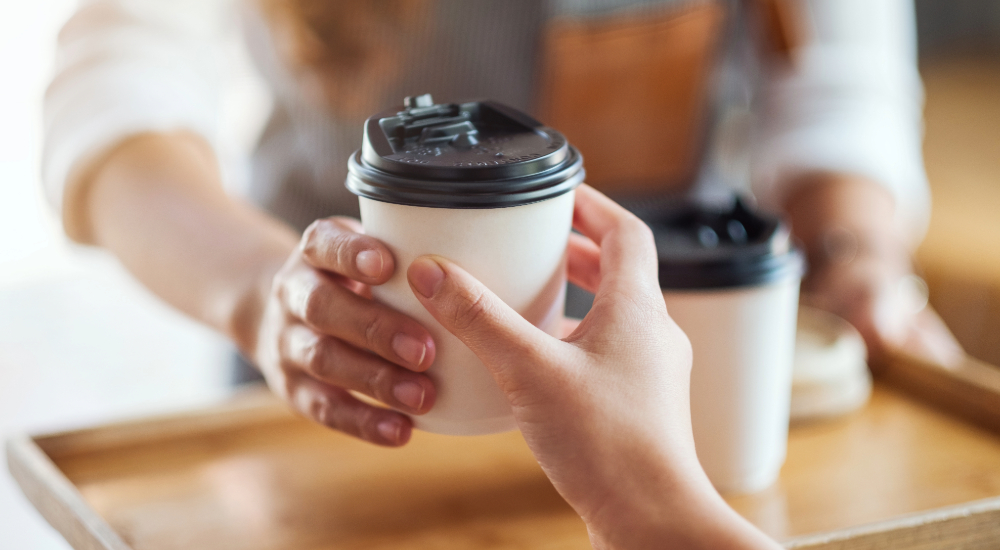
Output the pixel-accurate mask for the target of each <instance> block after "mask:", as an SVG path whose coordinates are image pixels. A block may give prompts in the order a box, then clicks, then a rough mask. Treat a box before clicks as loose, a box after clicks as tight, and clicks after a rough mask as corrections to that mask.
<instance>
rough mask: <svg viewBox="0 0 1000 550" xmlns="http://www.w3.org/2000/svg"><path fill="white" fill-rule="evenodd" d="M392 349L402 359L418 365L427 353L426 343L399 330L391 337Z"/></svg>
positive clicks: (415, 365)
mask: <svg viewBox="0 0 1000 550" xmlns="http://www.w3.org/2000/svg"><path fill="white" fill-rule="evenodd" d="M392 351H394V352H396V355H398V356H399V358H400V359H402V360H403V361H406V362H407V363H409V364H411V365H413V366H414V367H419V366H420V363H423V362H424V356H425V355H427V345H426V344H424V343H423V342H421V341H420V340H417V339H416V338H414V337H412V336H410V335H409V334H405V333H402V332H400V333H398V334H396V335H395V336H393V337H392Z"/></svg>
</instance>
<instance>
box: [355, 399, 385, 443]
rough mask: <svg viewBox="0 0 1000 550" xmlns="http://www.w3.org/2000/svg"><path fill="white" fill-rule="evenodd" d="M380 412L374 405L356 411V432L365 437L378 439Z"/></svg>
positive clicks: (371, 439)
mask: <svg viewBox="0 0 1000 550" xmlns="http://www.w3.org/2000/svg"><path fill="white" fill-rule="evenodd" d="M379 415H380V412H379V411H378V410H377V409H375V408H373V407H362V408H359V409H357V410H355V411H354V422H353V423H352V424H353V430H354V432H353V433H354V434H355V435H356V436H358V437H361V438H363V439H367V440H370V441H377V440H378V439H379V436H378V427H377V425H378V420H379Z"/></svg>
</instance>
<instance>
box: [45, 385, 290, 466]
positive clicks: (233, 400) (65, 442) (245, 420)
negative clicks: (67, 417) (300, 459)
mask: <svg viewBox="0 0 1000 550" xmlns="http://www.w3.org/2000/svg"><path fill="white" fill-rule="evenodd" d="M292 416H293V413H292V412H291V411H290V410H289V409H288V407H286V406H285V405H284V404H283V403H281V402H280V401H279V400H278V399H277V398H275V397H274V396H273V395H272V394H271V392H270V391H268V390H265V389H252V390H248V391H245V392H242V393H239V394H236V395H234V396H232V397H230V398H229V399H227V400H225V401H223V402H221V403H219V404H216V405H212V406H208V407H205V408H199V409H194V410H191V411H185V412H175V413H167V414H164V415H159V416H152V417H143V418H137V419H132V420H125V421H120V422H112V423H109V424H104V425H101V426H95V427H92V428H83V429H76V430H70V431H64V432H55V433H47V434H41V435H36V436H32V437H31V440H32V442H33V443H34V444H35V445H37V446H38V448H39V449H40V450H41V451H43V452H44V454H45V455H47V456H48V457H50V458H54V459H59V458H61V457H64V456H67V455H72V454H78V453H91V452H99V451H107V450H111V449H116V448H121V447H125V446H135V445H143V444H145V443H149V442H153V441H156V442H163V441H168V440H172V439H182V438H190V437H193V436H204V435H206V434H211V433H216V432H220V431H225V430H231V429H236V428H239V427H241V426H246V425H249V424H262V423H271V422H280V421H284V420H288V419H289V418H291V417H292Z"/></svg>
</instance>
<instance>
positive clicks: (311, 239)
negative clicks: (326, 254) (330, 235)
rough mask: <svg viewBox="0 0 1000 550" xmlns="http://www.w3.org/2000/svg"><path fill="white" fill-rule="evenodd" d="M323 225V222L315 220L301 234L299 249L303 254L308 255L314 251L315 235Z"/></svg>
mask: <svg viewBox="0 0 1000 550" xmlns="http://www.w3.org/2000/svg"><path fill="white" fill-rule="evenodd" d="M324 223H325V222H324V220H315V221H313V222H312V223H310V224H309V226H308V227H306V230H305V231H303V232H302V238H301V239H300V240H299V247H300V248H301V249H302V252H303V253H304V254H306V255H310V254H312V253H314V252H315V251H316V240H317V234H318V233H319V232H320V231H321V230H322V228H323V225H324Z"/></svg>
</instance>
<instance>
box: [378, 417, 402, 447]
mask: <svg viewBox="0 0 1000 550" xmlns="http://www.w3.org/2000/svg"><path fill="white" fill-rule="evenodd" d="M376 429H378V433H379V435H381V436H382V437H384V438H385V439H386V440H388V441H390V442H392V443H398V442H399V422H396V421H395V420H383V421H381V422H379V423H378V426H376Z"/></svg>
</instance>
